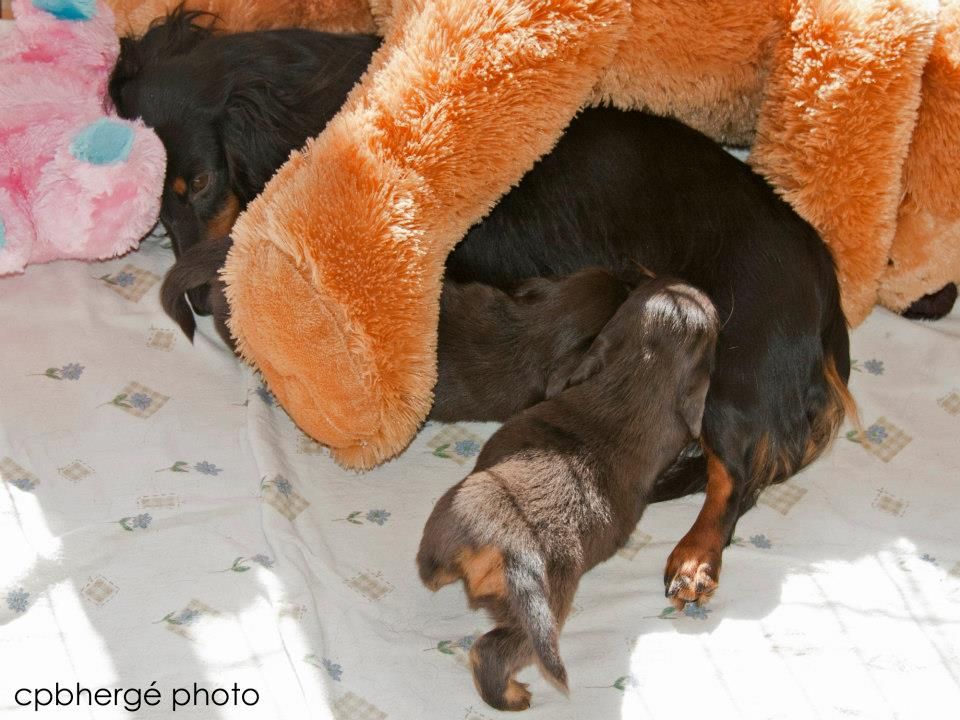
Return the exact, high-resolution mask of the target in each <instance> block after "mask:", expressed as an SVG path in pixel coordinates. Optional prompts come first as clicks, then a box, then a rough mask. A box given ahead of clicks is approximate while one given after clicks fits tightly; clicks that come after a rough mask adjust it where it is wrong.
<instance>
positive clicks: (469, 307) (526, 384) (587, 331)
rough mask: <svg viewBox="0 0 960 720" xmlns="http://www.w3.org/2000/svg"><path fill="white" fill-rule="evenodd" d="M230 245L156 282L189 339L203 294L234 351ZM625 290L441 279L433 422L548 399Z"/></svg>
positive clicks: (505, 413) (617, 282)
mask: <svg viewBox="0 0 960 720" xmlns="http://www.w3.org/2000/svg"><path fill="white" fill-rule="evenodd" d="M231 245H232V242H231V240H230V237H229V236H227V237H223V238H219V239H216V240H207V241H205V242H203V243H200V244H198V245H193V246H191V247H190V248H188V249H187V250H186V251H184V252H183V254H182V255H181V256H180V258H179V259H178V260H177V261H176V263H174V265H173V267H171V268H170V270H169V271H168V272H167V275H166V277H165V278H164V280H163V285H162V286H161V288H160V301H161V304H162V305H163V309H164V311H165V312H166V313H167V315H169V316H170V318H172V319H173V320H174V322H176V323H177V325H179V326H180V329H181V330H183V333H184V334H185V335H186V336H187V337H188V338H190V339H191V340H193V335H194V332H195V330H196V322H195V321H194V318H193V312H192V311H191V309H190V306H189V305H188V304H187V300H186V296H187V294H188V293H189V292H190V291H193V290H196V289H197V288H204V296H203V301H204V303H205V304H206V305H207V306H208V307H209V308H210V309H211V312H212V314H213V319H214V325H215V327H216V328H217V332H218V333H219V334H220V337H222V338H223V341H224V342H225V343H226V344H227V346H228V347H229V348H230V349H231V350H234V349H235V346H234V343H233V338H232V337H231V336H230V330H229V328H228V327H227V319H228V318H229V316H230V306H229V305H228V304H227V299H226V294H225V292H224V290H225V286H224V283H223V281H222V280H221V279H220V274H219V273H220V269H221V268H222V267H223V263H224V261H225V260H226V257H227V253H228V252H229V250H230V246H231ZM629 282H630V281H629V280H628V279H626V278H624V279H621V278H618V277H617V276H615V275H614V274H613V273H612V272H610V271H608V270H605V269H603V268H586V269H584V270H581V271H579V272H576V273H574V274H572V275H569V276H567V277H564V278H555V279H546V278H532V279H530V280H526V281H524V282H522V283H520V284H519V285H517V286H516V287H515V288H513V289H512V290H509V291H507V290H501V289H499V288H495V287H491V286H489V285H483V284H481V283H456V282H453V281H451V280H447V281H445V282H444V283H443V293H442V295H441V298H440V337H439V340H438V344H437V376H438V377H437V385H436V388H435V390H434V404H433V408H432V410H431V411H430V419H432V420H439V421H441V422H456V421H461V420H465V419H466V420H472V419H475V420H496V421H499V422H503V421H505V420H507V419H509V418H511V417H512V416H514V415H516V414H517V413H518V412H520V411H521V410H524V409H526V408H528V407H531V406H532V405H535V404H536V403H538V402H540V401H541V400H543V399H544V398H545V397H547V396H551V395H555V394H556V393H557V392H559V388H560V387H561V386H562V384H563V382H564V381H565V380H566V378H568V377H570V375H571V374H572V372H573V370H574V369H575V368H576V367H577V366H578V365H579V364H580V361H581V360H582V358H583V355H584V354H585V353H586V352H587V350H588V349H589V348H590V345H591V343H592V342H593V340H594V339H595V338H596V337H597V335H598V334H599V333H600V331H601V330H602V329H603V327H604V325H606V324H607V321H608V320H609V319H610V318H611V317H612V316H613V314H614V313H615V312H616V311H617V308H618V307H620V305H621V304H622V303H623V301H624V300H626V299H627V295H628V293H629Z"/></svg>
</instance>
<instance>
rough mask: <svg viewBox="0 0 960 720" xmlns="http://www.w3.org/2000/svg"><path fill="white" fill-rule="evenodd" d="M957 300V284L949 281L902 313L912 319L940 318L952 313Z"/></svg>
mask: <svg viewBox="0 0 960 720" xmlns="http://www.w3.org/2000/svg"><path fill="white" fill-rule="evenodd" d="M956 301H957V286H956V285H955V284H954V283H947V284H946V285H944V286H943V287H942V288H940V289H939V290H937V291H936V292H935V293H930V294H929V295H924V296H923V297H922V298H920V299H919V300H915V301H914V302H913V303H912V304H911V305H910V307H908V308H907V309H906V310H904V311H903V313H902V315H903V316H904V317H905V318H908V319H910V320H939V319H940V318H942V317H946V316H947V315H949V314H950V311H951V310H953V304H954V303H955V302H956Z"/></svg>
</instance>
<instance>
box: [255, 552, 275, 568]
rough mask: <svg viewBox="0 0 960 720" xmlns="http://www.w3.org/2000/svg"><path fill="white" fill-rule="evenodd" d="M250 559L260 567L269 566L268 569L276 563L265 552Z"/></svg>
mask: <svg viewBox="0 0 960 720" xmlns="http://www.w3.org/2000/svg"><path fill="white" fill-rule="evenodd" d="M250 561H251V562H255V563H256V564H257V565H259V566H260V567H263V568H268V569H269V568H272V567H273V565H274V562H273V560H272V559H271V558H269V557H267V556H266V555H264V554H263V553H257V554H256V555H254V556H253V557H252V558H250Z"/></svg>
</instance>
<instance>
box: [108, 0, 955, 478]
mask: <svg viewBox="0 0 960 720" xmlns="http://www.w3.org/2000/svg"><path fill="white" fill-rule="evenodd" d="M176 2H178V0H110V3H111V5H113V6H114V7H115V9H116V10H117V14H118V18H120V20H119V21H118V22H120V23H121V27H125V28H128V29H134V30H142V29H143V28H144V27H146V25H147V24H148V23H149V21H150V19H152V18H153V17H155V16H157V15H160V14H162V13H163V12H165V11H166V10H167V9H169V8H170V7H171V6H172V5H174V4H175V3H176ZM187 5H188V7H191V8H197V9H209V10H213V11H215V12H218V13H219V14H220V15H221V16H222V19H223V23H222V24H223V25H224V26H225V27H226V28H227V29H230V30H239V29H249V28H261V27H281V26H288V25H301V26H308V27H315V28H322V29H328V30H362V31H376V32H379V33H380V34H382V35H384V36H385V37H386V42H385V44H384V47H383V48H382V49H381V50H380V51H379V52H378V53H377V55H376V56H375V57H374V61H373V64H372V66H371V68H370V70H369V71H368V73H367V75H366V76H365V78H364V79H363V81H362V82H361V83H360V85H359V86H358V87H357V88H356V89H355V90H354V92H353V94H352V96H351V98H350V100H349V101H348V103H347V105H346V107H345V108H344V110H343V112H342V113H341V114H340V116H339V117H338V118H337V119H336V120H335V121H334V122H332V123H331V124H330V125H329V126H328V128H327V130H326V131H325V132H324V133H323V134H322V135H321V136H320V137H319V138H317V139H316V140H315V141H312V142H310V143H309V144H308V145H307V147H306V148H305V149H304V150H303V151H301V152H300V153H296V154H294V156H293V157H292V159H291V160H290V162H288V163H287V165H286V166H285V167H284V168H282V169H281V171H280V172H279V173H278V175H277V176H276V177H275V178H274V180H273V181H272V182H271V183H270V185H269V186H268V187H267V189H266V190H265V192H264V193H263V195H262V196H261V197H260V198H259V199H258V200H257V201H255V202H254V203H253V204H252V205H251V206H250V208H249V209H248V211H247V212H246V213H245V214H243V215H241V217H240V220H239V221H238V224H237V227H236V232H235V237H236V244H235V246H234V249H233V251H232V253H231V255H230V258H229V260H228V264H227V269H226V277H227V279H228V292H229V298H230V304H231V308H232V312H233V316H232V330H233V333H234V334H235V335H236V337H237V340H238V344H239V347H240V349H241V351H242V352H243V354H244V356H245V357H246V358H247V359H248V360H249V361H250V362H252V363H253V364H255V365H257V366H258V367H259V368H260V369H261V370H262V371H263V372H264V375H265V376H266V378H267V380H268V382H269V383H270V386H271V388H273V390H274V391H275V392H276V394H277V396H278V398H279V400H280V402H281V403H282V404H283V406H284V407H285V408H286V409H287V410H288V411H289V412H290V414H291V415H292V417H293V419H294V420H295V421H296V422H297V423H298V424H300V426H301V427H302V428H303V429H304V430H305V431H306V432H307V433H309V434H310V435H312V436H313V437H315V438H317V439H318V440H320V441H321V442H324V443H326V444H328V445H330V446H331V448H332V450H333V454H334V457H336V458H337V459H338V460H339V461H340V462H341V463H343V464H345V465H347V466H350V467H356V468H366V467H370V466H372V465H374V464H376V463H379V462H382V461H383V460H385V459H387V458H389V457H391V456H392V455H394V454H396V453H397V452H399V451H400V450H402V449H403V447H404V446H405V445H406V444H407V443H408V442H409V440H410V438H411V437H412V436H413V434H414V432H415V430H416V428H417V427H418V426H419V424H420V422H421V421H422V419H423V417H424V416H425V415H426V413H427V411H428V409H429V407H430V402H431V397H430V390H431V387H432V384H433V381H434V377H435V367H434V362H435V361H434V348H435V342H436V321H437V299H438V293H439V283H440V274H441V272H442V268H443V261H444V259H445V257H446V255H447V253H448V252H449V251H450V249H451V248H452V247H453V246H454V244H455V243H456V242H457V241H458V240H459V238H460V237H461V236H462V235H463V233H464V231H465V230H466V229H467V228H468V227H469V226H470V225H471V224H472V223H474V222H475V221H476V220H477V219H479V218H480V217H482V216H483V214H484V213H486V212H487V210H488V209H489V208H490V206H491V205H492V204H493V203H494V202H495V201H496V200H497V199H498V198H499V197H500V196H501V195H502V194H503V193H504V192H505V191H506V190H507V189H508V188H509V187H510V185H511V184H513V183H515V182H516V181H517V180H518V179H519V178H520V177H521V176H522V175H523V173H524V172H525V171H526V170H527V169H529V168H530V166H531V165H532V164H533V162H535V160H536V159H537V158H538V157H539V156H540V155H542V154H543V153H544V152H546V151H547V150H549V148H550V147H551V146H552V145H553V143H554V142H555V141H556V139H557V137H558V136H559V134H560V132H561V130H562V129H563V127H564V126H565V125H566V123H567V122H568V121H569V119H570V118H571V117H572V115H573V114H574V112H575V111H576V109H577V108H578V107H580V106H581V105H583V104H586V103H610V104H613V105H616V106H619V107H623V108H644V109H648V110H650V111H652V112H656V113H662V114H670V115H673V116H675V117H677V118H679V119H680V120H682V121H684V122H686V123H688V124H690V125H692V126H694V127H696V128H698V129H700V130H702V131H703V132H705V133H707V134H708V135H710V136H712V137H714V138H716V139H718V140H722V141H726V142H732V143H749V142H753V143H754V152H753V155H752V160H751V162H752V163H753V164H754V166H755V167H756V169H757V170H758V171H760V172H761V173H762V174H764V175H765V176H766V177H767V178H768V179H769V180H770V181H771V182H772V183H773V184H774V186H775V187H777V188H778V190H779V191H780V192H781V193H782V194H783V195H784V196H785V197H786V198H787V199H788V200H789V201H790V202H791V203H792V204H793V205H794V206H795V207H796V208H797V210H798V211H799V212H800V214H801V215H803V216H804V217H806V218H807V219H808V220H809V221H811V222H812V223H813V224H814V225H815V226H816V227H817V228H818V230H820V232H821V233H822V234H823V236H824V238H825V240H826V241H827V243H828V244H829V245H830V247H831V249H832V251H833V253H834V256H835V258H836V261H837V265H838V269H839V274H840V279H841V286H842V291H843V297H844V309H845V311H846V313H847V316H848V319H849V321H850V322H851V324H854V325H856V324H858V323H859V322H860V321H861V320H862V319H863V318H864V317H865V316H866V314H867V312H868V311H869V309H870V308H871V307H872V305H873V304H874V303H875V302H876V301H877V299H878V297H879V298H880V299H881V300H882V301H883V302H884V303H885V304H886V305H888V306H889V307H892V308H894V309H902V308H903V307H904V306H905V305H907V304H908V303H909V302H911V301H912V300H914V299H916V298H917V297H919V296H921V295H923V294H925V293H928V292H933V291H936V290H938V289H939V288H940V287H941V286H942V285H943V284H944V283H945V282H946V281H948V280H958V279H960V162H958V153H960V31H958V22H960V21H958V16H960V0H941V2H940V3H939V5H938V3H937V1H936V0H866V1H861V0H713V1H712V2H703V1H702V0H675V1H673V2H665V1H664V0H283V1H281V2H267V1H266V0H188V1H187ZM505 148H509V150H508V151H506V152H505V151H504V149H505Z"/></svg>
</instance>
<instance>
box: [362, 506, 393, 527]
mask: <svg viewBox="0 0 960 720" xmlns="http://www.w3.org/2000/svg"><path fill="white" fill-rule="evenodd" d="M389 517H390V513H388V512H387V511H386V510H370V511H369V512H368V513H367V520H368V521H369V522H372V523H376V524H377V525H383V524H384V523H385V522H386V521H387V518H389Z"/></svg>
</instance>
